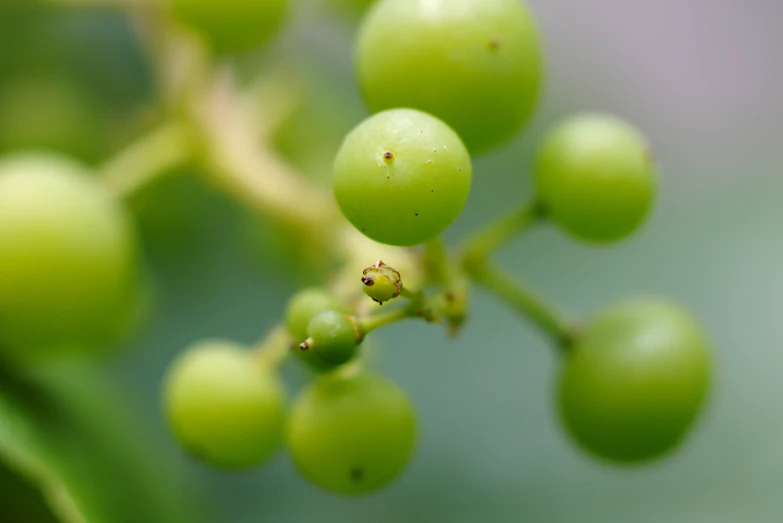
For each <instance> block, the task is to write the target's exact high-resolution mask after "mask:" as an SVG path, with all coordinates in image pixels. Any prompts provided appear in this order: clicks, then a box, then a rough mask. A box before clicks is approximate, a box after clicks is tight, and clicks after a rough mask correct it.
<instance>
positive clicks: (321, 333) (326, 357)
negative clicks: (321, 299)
mask: <svg viewBox="0 0 783 523" xmlns="http://www.w3.org/2000/svg"><path fill="white" fill-rule="evenodd" d="M307 336H308V340H310V341H309V348H308V349H307V351H308V352H309V351H312V352H313V353H314V354H315V356H316V357H317V358H318V359H319V360H321V361H322V362H323V363H324V364H326V365H328V366H338V365H342V364H344V363H347V362H348V361H350V360H351V359H352V358H353V357H354V355H356V346H357V339H356V338H357V333H356V330H355V328H354V324H353V323H352V322H351V321H350V320H349V319H348V317H347V316H346V315H345V314H342V313H340V312H337V311H325V312H322V313H320V314H318V315H317V316H316V317H315V318H313V319H312V321H311V322H310V324H309V325H308V326H307ZM300 350H301V349H300Z"/></svg>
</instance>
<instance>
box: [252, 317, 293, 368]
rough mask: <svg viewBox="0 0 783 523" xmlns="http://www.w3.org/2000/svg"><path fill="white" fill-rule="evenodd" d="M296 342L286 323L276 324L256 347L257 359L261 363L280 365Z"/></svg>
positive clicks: (254, 348) (273, 365)
mask: <svg viewBox="0 0 783 523" xmlns="http://www.w3.org/2000/svg"><path fill="white" fill-rule="evenodd" d="M293 346H294V342H293V340H292V339H291V336H290V335H289V334H288V329H286V327H285V325H283V324H278V325H275V326H274V327H273V328H272V329H271V330H270V331H269V332H268V333H267V335H266V336H264V338H263V339H262V340H261V341H259V342H258V343H257V344H256V345H255V346H254V347H253V352H254V354H255V357H256V360H257V361H258V362H259V363H260V364H261V365H271V366H272V367H278V366H280V364H281V363H282V362H283V360H285V358H286V357H287V356H288V354H289V353H290V349H291V347H293Z"/></svg>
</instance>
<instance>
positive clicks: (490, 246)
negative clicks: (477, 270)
mask: <svg viewBox="0 0 783 523" xmlns="http://www.w3.org/2000/svg"><path fill="white" fill-rule="evenodd" d="M543 216H544V213H543V211H542V209H541V207H540V206H539V205H537V204H536V203H535V202H533V203H528V204H526V205H524V206H522V207H521V208H520V209H518V210H516V211H514V212H512V213H511V214H509V215H507V216H504V217H502V218H500V219H499V220H497V221H496V222H493V223H491V224H489V225H488V226H486V227H485V228H484V229H481V230H480V231H478V232H477V233H474V234H473V235H472V236H471V237H470V238H469V239H468V240H466V241H465V243H464V244H463V245H462V249H461V252H462V255H461V259H462V264H463V266H464V267H465V268H466V270H467V271H468V273H470V272H471V270H470V269H471V265H473V264H474V263H475V264H477V265H481V264H483V263H484V261H485V260H487V259H488V258H489V257H490V256H492V254H494V252H495V251H496V250H497V249H498V248H499V247H500V246H501V245H503V244H504V243H506V242H508V241H509V240H510V239H512V238H514V237H515V236H517V235H519V234H521V233H522V232H523V231H526V230H528V229H529V228H530V227H532V226H533V225H535V224H536V223H538V222H539V221H540V220H541V219H542V218H543Z"/></svg>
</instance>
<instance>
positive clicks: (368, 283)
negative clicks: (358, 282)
mask: <svg viewBox="0 0 783 523" xmlns="http://www.w3.org/2000/svg"><path fill="white" fill-rule="evenodd" d="M362 283H363V284H365V285H366V286H368V287H372V286H373V285H375V280H373V279H372V277H371V276H365V277H363V278H362Z"/></svg>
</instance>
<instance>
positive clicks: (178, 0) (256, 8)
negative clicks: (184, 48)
mask: <svg viewBox="0 0 783 523" xmlns="http://www.w3.org/2000/svg"><path fill="white" fill-rule="evenodd" d="M171 6H172V9H173V11H174V15H175V17H176V18H177V19H178V20H179V21H180V22H182V23H183V24H185V25H187V26H189V27H191V28H193V29H195V30H196V31H198V33H199V34H200V35H201V36H202V37H203V38H204V39H205V40H206V41H207V42H208V43H209V44H210V46H211V47H212V48H213V49H215V50H216V51H218V52H229V53H230V52H236V51H246V50H249V49H252V48H254V47H259V46H261V45H263V44H264V43H265V42H266V41H267V40H269V39H270V38H271V37H272V36H273V35H274V34H275V33H276V32H277V30H278V29H279V28H280V26H281V25H282V23H283V20H284V19H285V17H286V14H287V12H288V0H171Z"/></svg>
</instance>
